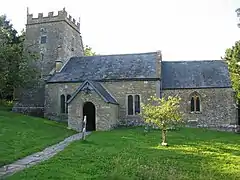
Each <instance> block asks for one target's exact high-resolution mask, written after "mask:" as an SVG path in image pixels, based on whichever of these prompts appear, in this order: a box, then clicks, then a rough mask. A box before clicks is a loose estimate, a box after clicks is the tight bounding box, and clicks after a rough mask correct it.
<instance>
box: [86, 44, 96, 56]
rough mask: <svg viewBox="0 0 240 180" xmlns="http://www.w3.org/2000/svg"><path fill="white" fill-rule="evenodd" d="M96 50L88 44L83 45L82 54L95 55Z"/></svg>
mask: <svg viewBox="0 0 240 180" xmlns="http://www.w3.org/2000/svg"><path fill="white" fill-rule="evenodd" d="M95 55H96V52H94V51H93V50H92V48H91V47H90V46H88V45H86V46H84V56H95Z"/></svg>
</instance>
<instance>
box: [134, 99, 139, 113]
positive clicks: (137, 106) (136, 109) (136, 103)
mask: <svg viewBox="0 0 240 180" xmlns="http://www.w3.org/2000/svg"><path fill="white" fill-rule="evenodd" d="M138 113H140V96H139V95H135V114H138Z"/></svg>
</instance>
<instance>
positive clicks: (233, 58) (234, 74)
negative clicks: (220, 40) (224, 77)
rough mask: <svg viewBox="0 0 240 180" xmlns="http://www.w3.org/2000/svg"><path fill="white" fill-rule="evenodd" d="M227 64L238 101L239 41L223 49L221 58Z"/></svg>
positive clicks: (239, 92)
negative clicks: (223, 53) (223, 52)
mask: <svg viewBox="0 0 240 180" xmlns="http://www.w3.org/2000/svg"><path fill="white" fill-rule="evenodd" d="M223 59H224V60H226V62H227V64H228V69H229V72H230V76H231V81H232V85H233V89H234V90H235V91H236V96H237V99H238V101H239V100H240V41H236V42H235V45H234V46H232V48H228V49H227V50H226V51H225V56H224V58H223Z"/></svg>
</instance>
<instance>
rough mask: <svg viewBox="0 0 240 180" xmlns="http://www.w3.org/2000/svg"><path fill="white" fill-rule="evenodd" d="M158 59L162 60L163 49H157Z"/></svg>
mask: <svg viewBox="0 0 240 180" xmlns="http://www.w3.org/2000/svg"><path fill="white" fill-rule="evenodd" d="M157 59H158V60H159V61H162V51H161V50H157Z"/></svg>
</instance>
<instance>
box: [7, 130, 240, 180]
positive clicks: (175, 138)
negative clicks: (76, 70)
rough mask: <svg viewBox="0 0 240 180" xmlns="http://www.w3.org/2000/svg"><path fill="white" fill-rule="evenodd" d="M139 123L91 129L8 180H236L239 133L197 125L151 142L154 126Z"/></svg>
mask: <svg viewBox="0 0 240 180" xmlns="http://www.w3.org/2000/svg"><path fill="white" fill-rule="evenodd" d="M142 131H143V128H122V129H117V130H113V131H108V132H93V133H92V134H90V135H89V136H87V142H82V141H76V142H73V143H71V144H70V145H69V146H68V147H66V149H64V150H63V151H62V152H60V153H59V154H57V155H56V156H54V157H53V158H51V159H50V160H48V161H45V162H43V163H40V164H38V165H36V166H33V167H30V168H27V169H26V170H24V171H22V172H19V173H17V174H14V175H13V176H11V177H9V178H8V179H9V180H20V179H25V180H28V179H29V180H34V179H51V180H54V179H56V180H58V179H75V180H78V179H79V180H85V179H97V180H114V179H121V180H125V179H132V180H137V179H138V180H158V179H166V180H170V179H172V180H180V179H181V180H183V179H184V180H192V179H196V180H198V179H201V180H210V179H211V180H231V179H240V174H239V169H240V163H239V162H240V151H239V149H240V138H239V135H237V134H233V133H227V132H217V131H212V130H204V129H201V128H181V130H180V131H171V132H169V133H168V134H169V136H170V137H171V141H172V144H173V146H170V147H168V148H165V147H162V146H156V143H157V142H158V141H159V138H158V137H159V136H160V132H159V130H152V131H151V133H148V134H147V135H145V136H144V135H143V134H142Z"/></svg>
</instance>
